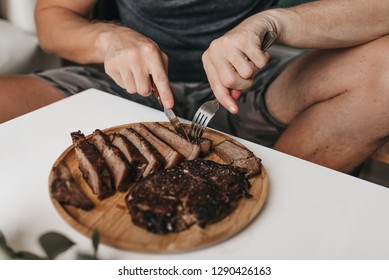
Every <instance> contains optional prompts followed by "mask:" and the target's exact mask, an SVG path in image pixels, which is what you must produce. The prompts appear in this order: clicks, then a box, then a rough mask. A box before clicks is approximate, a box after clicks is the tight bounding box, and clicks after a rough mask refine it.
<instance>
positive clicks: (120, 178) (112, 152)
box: [91, 129, 134, 192]
mask: <svg viewBox="0 0 389 280" xmlns="http://www.w3.org/2000/svg"><path fill="white" fill-rule="evenodd" d="M91 139H92V142H93V144H94V145H95V147H96V148H97V150H98V151H99V153H100V155H101V156H102V157H103V159H104V161H105V162H106V163H107V166H108V169H109V171H110V172H111V176H112V179H113V182H114V185H115V188H116V189H117V190H118V191H120V192H126V191H127V190H128V188H129V186H130V182H131V181H134V180H133V178H134V172H133V169H132V166H131V165H130V163H129V162H128V161H127V159H126V158H125V156H124V155H123V153H122V152H121V151H120V150H119V149H118V148H117V147H116V146H114V145H113V144H112V142H111V141H110V139H109V137H108V135H106V134H105V133H103V132H102V131H101V130H99V129H96V130H95V131H94V132H93V134H92V138H91Z"/></svg>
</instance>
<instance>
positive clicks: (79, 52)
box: [35, 0, 174, 109]
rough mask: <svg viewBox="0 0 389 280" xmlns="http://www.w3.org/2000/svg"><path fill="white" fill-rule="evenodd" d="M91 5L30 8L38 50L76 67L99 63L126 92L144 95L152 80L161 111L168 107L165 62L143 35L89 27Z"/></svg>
mask: <svg viewBox="0 0 389 280" xmlns="http://www.w3.org/2000/svg"><path fill="white" fill-rule="evenodd" d="M95 3H96V0H83V1H78V0H68V1H62V0H38V1H37V6H36V9H35V19H36V24H37V31H38V37H39V41H40V45H41V47H42V48H43V49H44V50H45V51H47V52H49V53H54V54H56V55H58V56H60V57H62V58H65V59H68V60H71V61H74V62H76V63H79V64H90V63H94V64H97V63H104V66H105V70H106V72H107V74H108V75H109V76H111V77H112V79H113V80H114V81H115V82H116V83H117V84H118V85H119V86H121V87H122V88H125V89H126V90H127V91H128V92H129V93H131V94H133V93H138V94H140V95H143V96H147V95H149V94H150V93H151V90H152V88H151V80H150V76H151V77H152V79H153V82H154V84H155V86H156V88H157V89H158V91H159V94H160V96H161V100H162V103H163V105H164V107H165V108H167V109H170V108H172V107H173V104H174V100H173V94H172V91H171V88H170V85H169V80H168V75H167V65H168V58H167V56H166V54H165V53H163V52H162V51H161V50H160V48H159V47H158V45H157V44H156V43H155V42H153V41H152V40H150V39H149V38H147V37H145V36H143V35H142V34H140V33H138V32H136V31H134V30H131V29H129V28H127V27H124V26H120V25H117V24H113V23H109V22H91V21H90V20H89V15H90V14H91V12H92V10H93V7H94V5H95Z"/></svg>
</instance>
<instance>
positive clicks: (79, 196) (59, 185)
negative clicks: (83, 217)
mask: <svg viewBox="0 0 389 280" xmlns="http://www.w3.org/2000/svg"><path fill="white" fill-rule="evenodd" d="M52 174H53V175H52V176H53V177H52V179H51V183H50V193H51V194H52V196H53V197H54V198H55V199H56V200H58V202H60V203H63V204H69V205H73V206H75V207H77V208H81V209H84V210H90V209H92V208H93V207H95V205H94V204H93V202H92V201H91V200H90V199H89V198H88V197H87V196H86V195H85V194H84V193H83V192H82V190H81V189H80V188H79V187H78V186H77V185H76V182H75V181H74V178H73V175H72V174H71V172H70V170H69V168H68V166H67V165H66V164H65V163H63V162H60V163H59V164H58V165H56V166H54V167H53V170H52Z"/></svg>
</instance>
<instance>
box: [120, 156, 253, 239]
mask: <svg viewBox="0 0 389 280" xmlns="http://www.w3.org/2000/svg"><path fill="white" fill-rule="evenodd" d="M250 187H251V186H250V183H249V181H248V180H247V179H246V178H245V176H244V173H242V171H241V170H240V169H239V168H236V167H233V166H229V165H224V164H219V163H216V162H213V161H210V160H203V159H196V160H191V161H184V162H182V163H180V164H178V165H177V166H175V167H173V168H170V169H166V170H161V171H159V172H156V173H154V174H152V175H150V176H149V177H147V178H145V179H143V180H141V181H139V182H138V183H137V184H136V185H135V186H133V188H131V189H130V191H129V193H128V195H127V197H126V204H127V207H128V209H129V212H130V214H131V218H132V221H133V223H134V224H135V225H138V226H140V227H142V228H144V229H146V230H147V231H149V232H152V233H157V234H167V233H170V232H179V231H182V230H185V229H188V228H189V227H191V226H192V225H193V224H195V223H196V224H197V225H198V226H200V227H203V228H204V227H206V226H207V225H209V224H213V223H216V222H218V221H220V220H222V219H223V218H224V217H226V216H227V215H229V214H230V213H231V212H232V211H233V210H234V209H236V207H237V205H238V202H239V200H240V199H241V198H249V197H251V195H250V193H249V189H250Z"/></svg>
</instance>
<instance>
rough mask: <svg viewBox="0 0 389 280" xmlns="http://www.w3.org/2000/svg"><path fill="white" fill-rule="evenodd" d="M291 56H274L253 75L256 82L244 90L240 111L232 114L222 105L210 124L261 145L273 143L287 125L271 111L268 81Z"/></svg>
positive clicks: (281, 68) (275, 75) (274, 77)
mask: <svg viewBox="0 0 389 280" xmlns="http://www.w3.org/2000/svg"><path fill="white" fill-rule="evenodd" d="M291 59H293V58H291ZM291 59H283V58H281V57H272V59H271V60H270V62H269V64H268V65H267V66H266V67H265V68H264V69H262V70H261V71H260V72H259V73H258V74H257V75H256V77H255V78H254V83H253V86H252V87H251V88H250V89H249V90H247V91H244V92H243V93H242V94H241V96H240V98H239V100H238V101H237V103H238V107H239V112H238V114H236V115H232V114H230V113H229V112H228V111H227V110H225V109H224V108H220V109H219V111H218V112H217V114H216V115H215V117H214V118H213V119H212V121H211V123H210V126H211V127H212V128H215V129H218V130H221V131H223V132H226V133H229V134H232V135H235V136H238V137H241V138H244V139H247V140H250V141H252V142H255V143H258V144H261V145H265V146H273V145H274V143H275V142H276V140H277V139H278V137H279V136H280V135H281V133H282V132H283V131H284V129H285V125H283V124H282V123H280V122H278V121H277V120H276V119H275V118H273V117H272V115H271V114H269V113H268V110H267V106H266V103H265V96H266V92H267V89H268V87H269V85H270V84H271V83H272V82H273V81H274V80H275V79H276V78H277V76H278V75H279V74H280V73H281V72H282V71H283V69H284V68H285V67H287V65H288V64H289V63H290V61H291Z"/></svg>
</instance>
